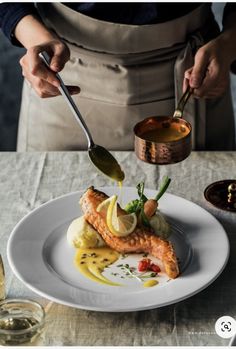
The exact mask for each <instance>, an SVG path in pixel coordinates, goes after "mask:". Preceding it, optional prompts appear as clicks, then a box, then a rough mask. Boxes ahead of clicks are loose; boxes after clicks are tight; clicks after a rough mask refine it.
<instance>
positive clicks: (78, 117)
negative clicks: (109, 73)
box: [39, 51, 94, 148]
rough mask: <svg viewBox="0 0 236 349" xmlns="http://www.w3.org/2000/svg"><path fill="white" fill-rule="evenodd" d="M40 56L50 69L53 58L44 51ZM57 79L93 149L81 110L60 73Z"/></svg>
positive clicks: (91, 139)
mask: <svg viewBox="0 0 236 349" xmlns="http://www.w3.org/2000/svg"><path fill="white" fill-rule="evenodd" d="M39 55H40V57H41V58H42V59H43V61H44V62H45V63H46V65H47V67H50V62H51V58H50V56H49V55H48V53H47V52H45V51H44V52H41V53H40V54H39ZM56 77H57V79H58V80H59V82H60V87H59V88H58V89H59V91H60V92H61V94H62V96H63V97H64V98H65V100H66V102H67V104H68V105H69V107H70V109H71V111H72V113H73V115H74V117H75V119H76V120H77V121H78V122H79V124H80V126H81V128H82V130H83V131H84V133H85V135H86V137H87V140H88V147H89V148H91V147H93V145H94V142H93V138H92V136H91V133H90V131H89V129H88V127H87V125H86V123H85V121H84V119H83V117H82V115H81V114H80V111H79V109H78V108H77V106H76V104H75V102H74V101H73V99H72V97H71V95H70V93H69V91H68V89H67V87H66V85H65V84H64V82H63V80H62V78H61V77H60V75H59V74H58V73H56Z"/></svg>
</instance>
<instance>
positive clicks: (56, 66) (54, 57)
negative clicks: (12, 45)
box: [14, 15, 80, 98]
mask: <svg viewBox="0 0 236 349" xmlns="http://www.w3.org/2000/svg"><path fill="white" fill-rule="evenodd" d="M14 34H15V37H16V39H17V40H18V41H19V42H20V43H21V44H22V45H23V46H24V47H25V48H26V50H27V51H26V54H25V55H24V56H23V57H22V58H21V60H20V64H21V67H22V74H23V76H24V77H25V78H26V79H27V80H28V82H29V83H30V85H31V86H32V87H33V88H34V90H35V91H36V92H37V94H38V95H39V96H40V97H42V98H47V97H55V96H58V95H60V92H59V90H58V87H59V85H60V84H59V81H58V79H57V78H56V75H55V73H57V72H60V71H61V70H62V69H63V68H64V66H65V64H66V62H67V61H68V60H69V59H70V51H69V49H68V47H67V46H66V45H65V44H64V43H63V41H61V40H60V38H58V37H57V35H56V34H55V33H54V32H51V31H50V30H48V29H47V28H46V27H45V26H44V24H43V23H42V22H41V20H40V19H39V18H37V17H35V16H34V15H27V16H25V17H23V18H22V19H21V20H20V21H19V22H18V24H17V25H16V28H15V32H14ZM42 51H46V52H47V53H48V54H49V56H50V57H51V64H50V69H49V68H48V67H47V66H46V65H45V63H44V62H43V60H42V59H41V58H40V57H39V53H40V52H42ZM67 87H68V90H69V92H70V94H77V93H79V92H80V88H79V87H78V86H67Z"/></svg>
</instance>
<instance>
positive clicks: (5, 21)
mask: <svg viewBox="0 0 236 349" xmlns="http://www.w3.org/2000/svg"><path fill="white" fill-rule="evenodd" d="M36 13H37V11H36V9H35V7H34V3H23V2H21V3H16V2H15V3H9V2H4V3H1V4H0V27H1V29H2V31H3V33H4V35H5V36H6V37H7V38H8V39H9V40H10V41H11V42H12V43H13V44H14V45H19V43H18V41H17V40H15V38H14V36H13V35H12V33H13V32H14V29H15V27H16V25H17V23H18V22H19V21H20V20H21V19H22V18H23V17H24V16H27V15H29V14H36Z"/></svg>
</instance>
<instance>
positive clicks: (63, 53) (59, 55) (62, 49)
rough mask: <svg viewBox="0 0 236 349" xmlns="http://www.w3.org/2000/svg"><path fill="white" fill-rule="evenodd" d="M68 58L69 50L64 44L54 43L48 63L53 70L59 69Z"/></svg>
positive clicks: (57, 70)
mask: <svg viewBox="0 0 236 349" xmlns="http://www.w3.org/2000/svg"><path fill="white" fill-rule="evenodd" d="M69 59H70V51H69V49H68V47H67V46H66V45H64V44H61V43H59V44H55V45H54V47H53V55H52V59H51V63H50V68H51V69H52V70H53V71H55V72H59V71H61V70H62V69H63V68H64V66H65V64H66V62H67V61H68V60H69Z"/></svg>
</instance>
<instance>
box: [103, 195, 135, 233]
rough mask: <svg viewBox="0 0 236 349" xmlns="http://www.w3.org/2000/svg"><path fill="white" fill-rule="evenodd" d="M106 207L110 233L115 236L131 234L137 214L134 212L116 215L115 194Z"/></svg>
mask: <svg viewBox="0 0 236 349" xmlns="http://www.w3.org/2000/svg"><path fill="white" fill-rule="evenodd" d="M110 199H111V200H110V202H109V206H108V209H107V216H106V221H107V226H108V228H109V230H110V231H111V233H112V234H113V235H115V236H127V235H129V234H131V233H132V232H133V231H134V229H135V227H136V225H137V216H136V214H135V213H131V214H127V215H121V216H119V217H118V215H117V195H113V196H112V197H111V198H110Z"/></svg>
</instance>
